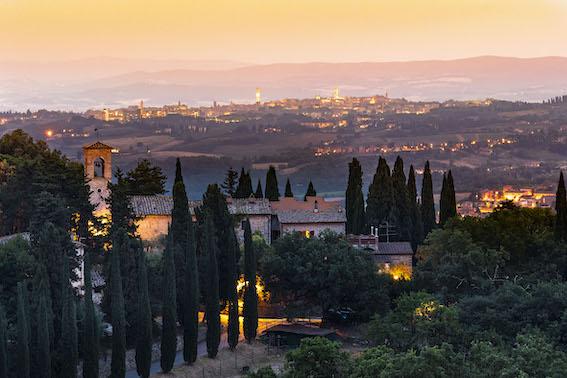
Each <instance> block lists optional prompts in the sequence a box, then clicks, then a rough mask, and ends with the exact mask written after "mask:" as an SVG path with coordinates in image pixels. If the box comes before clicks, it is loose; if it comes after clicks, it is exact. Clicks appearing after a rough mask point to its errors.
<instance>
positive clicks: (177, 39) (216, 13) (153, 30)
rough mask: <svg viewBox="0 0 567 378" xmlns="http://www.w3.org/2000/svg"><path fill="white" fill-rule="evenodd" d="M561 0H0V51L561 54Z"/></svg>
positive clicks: (70, 54) (198, 55)
mask: <svg viewBox="0 0 567 378" xmlns="http://www.w3.org/2000/svg"><path fill="white" fill-rule="evenodd" d="M566 36H567V0H395V1H385V0H374V1H371V0H349V1H339V0H226V1H225V0H206V1H197V0H191V1H187V0H185V1H174V0H161V1H141V0H80V1H79V0H50V1H47V0H0V40H1V41H2V47H1V54H0V60H4V61H6V60H11V61H14V60H44V61H51V60H65V59H78V58H86V57H97V56H113V57H124V58H158V59H195V60H202V59H223V60H234V61H242V62H249V63H270V62H305V61H330V62H337V61H371V60H381V61H383V60H413V59H431V58H443V59H446V58H458V57H469V56H477V55H503V56H517V57H533V56H548V55H563V56H567V43H566V42H565V38H566Z"/></svg>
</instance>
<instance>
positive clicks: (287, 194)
mask: <svg viewBox="0 0 567 378" xmlns="http://www.w3.org/2000/svg"><path fill="white" fill-rule="evenodd" d="M284 197H288V198H293V192H292V191H291V183H290V182H289V178H288V179H287V181H286V183H285V194H284Z"/></svg>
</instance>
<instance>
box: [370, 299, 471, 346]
mask: <svg viewBox="0 0 567 378" xmlns="http://www.w3.org/2000/svg"><path fill="white" fill-rule="evenodd" d="M395 304H396V306H395V308H394V310H392V311H391V312H389V313H388V314H386V315H385V316H376V317H375V318H374V319H373V320H372V322H371V323H370V331H369V334H370V336H371V338H372V339H373V340H374V341H375V342H376V343H378V344H384V343H387V344H389V345H391V346H392V347H393V348H395V349H397V350H406V349H408V348H412V347H415V348H423V347H426V346H431V345H441V344H442V343H444V342H448V343H451V342H456V341H458V340H460V338H461V327H460V324H459V312H458V309H457V307H456V306H445V305H442V304H441V303H439V301H438V300H437V299H436V298H435V296H433V295H431V294H429V293H425V292H423V291H420V292H410V293H408V294H402V295H401V296H400V297H399V298H398V299H397V300H396V301H395Z"/></svg>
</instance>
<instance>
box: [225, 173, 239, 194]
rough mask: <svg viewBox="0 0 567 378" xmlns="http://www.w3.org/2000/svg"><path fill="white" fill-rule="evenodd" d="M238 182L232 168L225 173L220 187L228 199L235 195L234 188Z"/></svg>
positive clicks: (236, 174)
mask: <svg viewBox="0 0 567 378" xmlns="http://www.w3.org/2000/svg"><path fill="white" fill-rule="evenodd" d="M237 182H238V172H236V171H235V170H234V169H232V167H230V168H229V169H228V171H227V172H226V176H225V179H224V183H223V184H222V185H221V187H222V189H223V191H224V194H225V195H227V196H229V197H234V195H235V194H236V186H237Z"/></svg>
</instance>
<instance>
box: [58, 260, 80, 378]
mask: <svg viewBox="0 0 567 378" xmlns="http://www.w3.org/2000/svg"><path fill="white" fill-rule="evenodd" d="M68 266H69V265H68V262H67V260H65V263H64V264H63V267H62V270H61V275H62V276H63V277H65V283H64V284H63V287H62V291H63V292H62V294H61V297H62V298H63V306H62V308H61V338H60V342H61V347H60V352H61V356H62V357H63V358H62V359H61V372H60V376H61V377H65V378H72V377H76V376H77V362H78V359H79V358H78V353H79V349H78V348H79V345H78V331H77V311H76V306H75V298H74V297H73V293H72V290H73V289H72V287H71V282H70V281H69V275H68V273H67V272H68V271H69V269H68Z"/></svg>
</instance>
